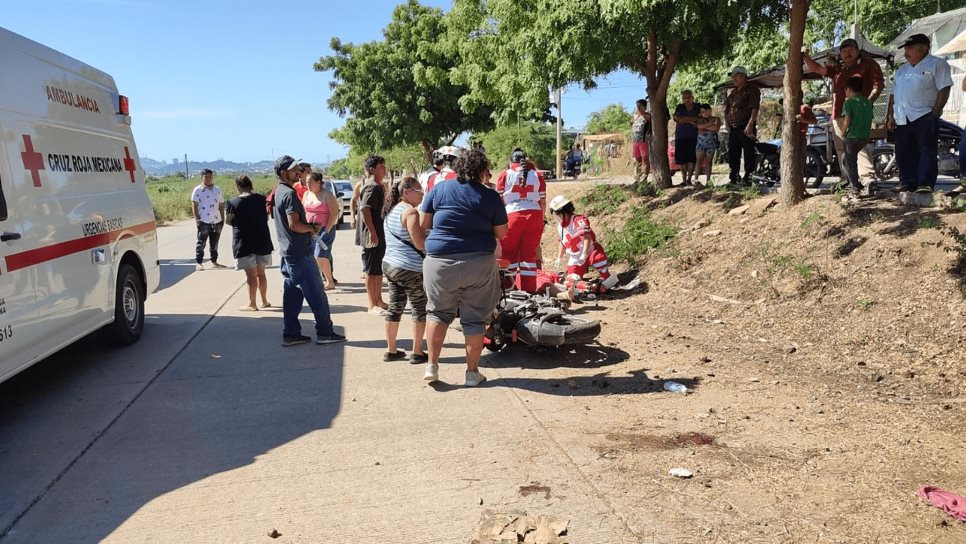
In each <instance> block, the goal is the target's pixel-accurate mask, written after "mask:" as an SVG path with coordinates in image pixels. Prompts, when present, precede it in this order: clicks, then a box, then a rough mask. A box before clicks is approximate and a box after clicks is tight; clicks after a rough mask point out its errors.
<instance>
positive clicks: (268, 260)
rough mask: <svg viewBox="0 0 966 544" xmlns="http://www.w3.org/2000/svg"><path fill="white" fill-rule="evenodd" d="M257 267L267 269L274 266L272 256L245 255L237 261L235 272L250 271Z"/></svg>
mask: <svg viewBox="0 0 966 544" xmlns="http://www.w3.org/2000/svg"><path fill="white" fill-rule="evenodd" d="M256 266H259V267H262V268H266V267H269V266H272V254H271V253H269V254H268V255H255V254H254V253H253V254H251V255H245V256H244V257H238V258H237V259H235V270H248V269H250V268H255V267H256Z"/></svg>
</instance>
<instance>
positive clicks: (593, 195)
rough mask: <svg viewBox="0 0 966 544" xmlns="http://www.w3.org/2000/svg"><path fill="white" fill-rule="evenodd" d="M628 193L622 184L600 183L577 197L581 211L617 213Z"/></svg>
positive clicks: (597, 213)
mask: <svg viewBox="0 0 966 544" xmlns="http://www.w3.org/2000/svg"><path fill="white" fill-rule="evenodd" d="M625 200H627V194H626V193H625V192H624V190H623V189H622V188H621V186H620V185H611V184H609V183H598V184H597V185H594V186H593V187H592V188H591V189H590V190H589V191H587V192H586V193H584V194H582V195H580V196H579V197H578V198H577V205H578V206H579V207H580V208H579V209H580V211H581V213H585V214H587V215H609V214H612V213H616V212H617V210H618V209H619V208H620V205H621V203H622V202H624V201H625Z"/></svg>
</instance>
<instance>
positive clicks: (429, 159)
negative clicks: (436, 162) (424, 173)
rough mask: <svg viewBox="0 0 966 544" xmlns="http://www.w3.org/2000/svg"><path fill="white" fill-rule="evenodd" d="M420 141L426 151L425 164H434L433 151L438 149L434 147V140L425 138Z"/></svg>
mask: <svg viewBox="0 0 966 544" xmlns="http://www.w3.org/2000/svg"><path fill="white" fill-rule="evenodd" d="M419 143H420V144H422V146H423V151H424V152H425V153H426V163H425V164H433V151H436V149H435V148H434V147H433V142H430V141H429V140H426V139H423V140H422V141H420V142H419Z"/></svg>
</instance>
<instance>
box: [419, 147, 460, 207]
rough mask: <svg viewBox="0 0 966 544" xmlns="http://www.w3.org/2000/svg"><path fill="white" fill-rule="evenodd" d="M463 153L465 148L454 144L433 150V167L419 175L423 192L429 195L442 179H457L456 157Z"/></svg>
mask: <svg viewBox="0 0 966 544" xmlns="http://www.w3.org/2000/svg"><path fill="white" fill-rule="evenodd" d="M462 154H463V148H460V147H456V146H454V145H447V146H443V147H441V148H439V149H437V150H436V151H434V152H433V168H431V169H430V170H429V171H427V172H425V173H424V174H423V175H421V176H419V184H420V185H422V186H423V194H424V195H428V194H429V192H430V191H431V190H433V186H434V185H436V184H437V183H439V182H441V181H447V180H451V179H456V170H453V166H455V165H456V159H458V158H460V155H462Z"/></svg>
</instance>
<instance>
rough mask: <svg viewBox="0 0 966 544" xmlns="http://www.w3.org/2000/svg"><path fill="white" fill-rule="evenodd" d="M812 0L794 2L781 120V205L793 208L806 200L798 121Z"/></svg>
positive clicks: (789, 25) (803, 151)
mask: <svg viewBox="0 0 966 544" xmlns="http://www.w3.org/2000/svg"><path fill="white" fill-rule="evenodd" d="M809 2H810V0H791V4H792V11H791V19H790V21H789V24H788V29H789V36H788V60H787V61H786V63H785V82H784V83H785V99H784V101H783V104H784V111H783V112H782V117H783V118H784V119H785V123H784V125H783V126H782V142H783V143H782V147H781V160H780V164H781V179H782V185H781V189H780V195H781V199H782V204H784V205H786V206H791V205H793V204H797V203H798V202H801V201H802V199H804V198H805V180H804V179H803V178H802V175H803V171H802V166H803V165H804V164H805V163H804V161H803V160H802V157H803V153H805V149H804V147H805V145H804V143H803V142H802V139H801V137H800V136H799V130H798V123H796V122H795V119H796V117H797V116H798V113H799V108H800V107H801V105H802V43H803V40H804V38H805V19H806V16H807V15H808V5H809Z"/></svg>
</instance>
